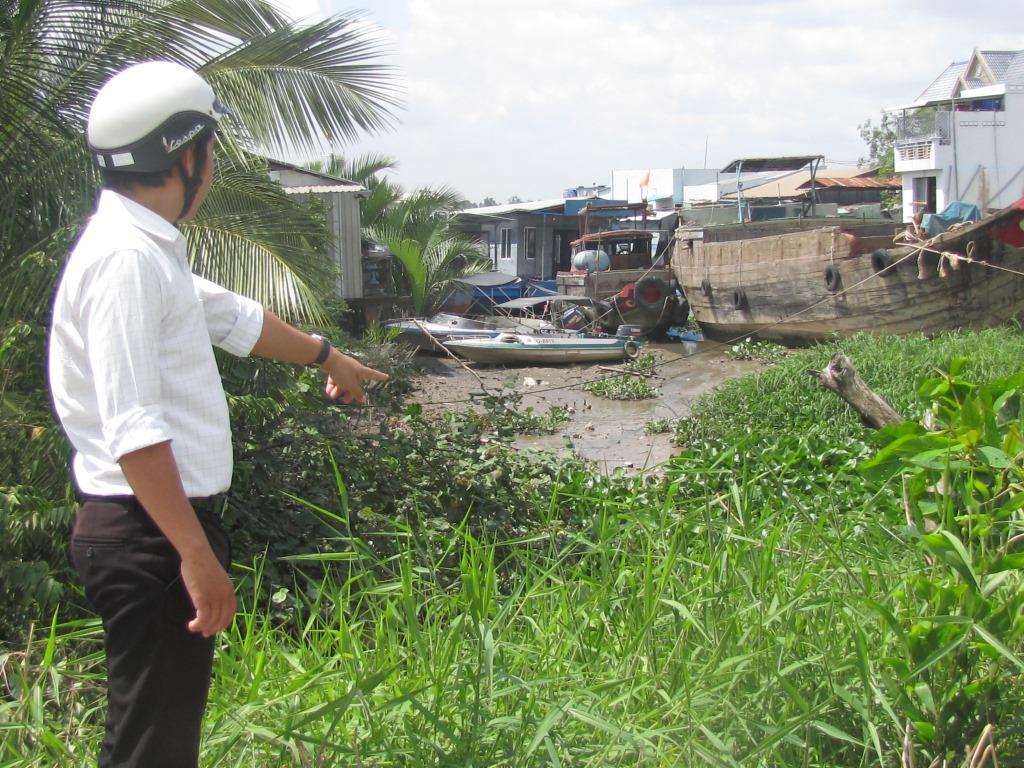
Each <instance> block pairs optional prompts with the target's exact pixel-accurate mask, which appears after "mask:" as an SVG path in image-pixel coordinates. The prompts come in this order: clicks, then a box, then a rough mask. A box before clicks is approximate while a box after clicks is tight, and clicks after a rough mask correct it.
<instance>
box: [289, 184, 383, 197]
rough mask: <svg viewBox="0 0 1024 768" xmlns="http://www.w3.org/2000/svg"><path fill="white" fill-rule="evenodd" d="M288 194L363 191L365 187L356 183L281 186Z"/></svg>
mask: <svg viewBox="0 0 1024 768" xmlns="http://www.w3.org/2000/svg"><path fill="white" fill-rule="evenodd" d="M282 189H284V191H285V194H288V195H308V194H311V193H313V192H321V193H323V192H365V191H366V187H364V186H362V185H360V184H356V183H355V182H353V183H351V184H322V185H321V184H314V185H310V186H305V187H282Z"/></svg>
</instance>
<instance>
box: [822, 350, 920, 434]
mask: <svg viewBox="0 0 1024 768" xmlns="http://www.w3.org/2000/svg"><path fill="white" fill-rule="evenodd" d="M807 373H809V374H810V375H811V376H814V377H815V378H817V379H818V383H819V384H820V385H821V386H822V388H823V389H827V390H829V391H830V392H835V393H836V394H837V395H839V396H840V397H841V398H843V400H845V401H846V402H847V403H849V404H850V406H851V407H852V408H853V409H854V410H855V411H857V413H859V414H860V417H861V418H862V419H863V420H864V423H865V424H867V425H868V426H869V427H874V428H875V429H881V428H882V427H884V426H886V425H887V424H898V423H900V422H902V421H906V419H904V418H903V416H901V415H900V414H899V413H898V412H897V411H896V409H895V408H893V407H892V406H891V405H889V404H888V403H887V402H885V400H883V399H882V398H881V397H879V396H878V395H877V394H876V393H875V392H874V390H872V389H871V387H869V386H868V385H867V384H865V383H864V380H863V379H861V377H860V376H859V375H858V374H857V369H856V368H854V367H853V363H851V362H850V358H848V357H847V356H846V355H844V354H843V353H842V352H839V353H837V354H835V355H833V356H832V359H831V360H829V363H828V365H826V366H825V367H824V368H822V369H821V370H820V371H808V372H807Z"/></svg>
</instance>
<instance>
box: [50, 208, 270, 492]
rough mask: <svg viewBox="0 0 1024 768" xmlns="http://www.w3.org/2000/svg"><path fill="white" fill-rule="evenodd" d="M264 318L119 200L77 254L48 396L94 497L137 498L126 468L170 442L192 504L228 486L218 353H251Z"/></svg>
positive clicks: (89, 230) (56, 320)
mask: <svg viewBox="0 0 1024 768" xmlns="http://www.w3.org/2000/svg"><path fill="white" fill-rule="evenodd" d="M262 330H263V308H262V307H261V306H260V305H259V304H258V303H256V302H255V301H252V300H251V299H247V298H245V297H243V296H239V295H237V294H235V293H232V292H231V291H228V290H225V289H224V288H221V287H220V286H218V285H216V284H214V283H211V282H209V281H208V280H204V279H202V278H200V277H197V276H196V275H193V274H192V272H191V270H190V269H189V265H188V260H187V256H186V248H185V238H184V237H183V236H182V234H181V233H180V232H179V231H178V230H177V228H175V227H174V226H173V225H171V224H170V223H169V222H168V221H166V220H165V219H164V218H162V217H161V216H159V215H158V214H156V213H154V212H153V211H151V210H149V209H148V208H145V207H144V206H141V205H139V204H137V203H135V202H133V201H131V200H129V199H128V198H126V197H123V196H121V195H119V194H117V193H115V192H112V191H110V190H104V191H103V192H102V194H101V195H100V199H99V204H98V205H97V208H96V213H95V214H94V215H93V217H92V219H91V220H90V221H89V223H88V225H87V226H86V228H85V230H84V231H83V232H82V235H81V237H80V239H79V240H78V242H77V244H76V245H75V247H74V248H73V249H72V251H71V255H70V257H69V258H68V263H67V265H66V267H65V270H64V274H63V277H62V278H61V281H60V287H59V288H58V290H57V296H56V300H55V302H54V307H53V325H52V327H51V329H50V350H49V374H50V389H51V391H52V393H53V401H54V405H55V406H56V410H57V415H58V416H59V417H60V421H61V423H62V424H63V426H64V430H65V432H67V435H68V437H69V439H70V440H71V444H72V445H73V446H74V449H75V458H74V464H73V466H74V474H75V480H76V482H77V484H78V487H79V488H80V489H81V490H82V491H84V492H85V493H90V494H98V495H120V494H130V493H132V490H131V487H130V486H129V485H128V482H127V480H125V477H124V474H123V473H122V472H121V467H120V465H119V464H118V459H119V458H120V457H122V456H124V455H125V454H126V453H131V452H132V451H136V450H139V449H140V448H145V447H147V446H150V445H156V444H157V443H162V442H165V441H168V440H169V441H170V442H171V449H172V452H173V454H174V458H175V460H176V461H177V464H178V469H179V471H180V473H181V480H182V483H183V485H184V487H185V493H186V495H188V496H210V495H212V494H215V493H220V492H222V491H225V490H227V488H228V486H229V485H230V484H231V468H232V457H231V429H230V425H229V423H228V407H227V401H226V399H225V397H224V390H223V387H222V386H221V380H220V374H219V373H218V371H217V364H216V361H215V359H214V355H213V347H212V346H211V345H216V346H218V347H220V348H221V349H223V350H225V351H227V352H230V353H232V354H235V355H239V356H244V355H247V354H249V352H250V351H251V350H252V348H253V346H254V345H255V344H256V341H257V340H258V339H259V336H260V333H261V332H262Z"/></svg>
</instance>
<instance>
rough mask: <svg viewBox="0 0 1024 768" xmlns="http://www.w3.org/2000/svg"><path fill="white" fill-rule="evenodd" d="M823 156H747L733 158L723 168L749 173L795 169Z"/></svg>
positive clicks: (730, 171) (726, 171) (729, 170)
mask: <svg viewBox="0 0 1024 768" xmlns="http://www.w3.org/2000/svg"><path fill="white" fill-rule="evenodd" d="M823 157H824V155H798V156H795V157H746V158H741V159H739V160H733V161H732V162H731V163H729V164H728V165H727V166H725V168H723V169H722V173H736V171H737V169H738V170H740V171H747V172H749V173H757V172H758V171H795V170H798V169H800V168H803V167H804V166H805V165H807V164H808V163H810V162H811V161H812V160H819V159H821V158H823Z"/></svg>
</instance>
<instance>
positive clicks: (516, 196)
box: [508, 195, 523, 205]
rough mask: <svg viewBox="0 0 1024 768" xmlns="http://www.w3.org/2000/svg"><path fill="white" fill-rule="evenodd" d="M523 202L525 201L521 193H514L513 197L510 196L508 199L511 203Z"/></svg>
mask: <svg viewBox="0 0 1024 768" xmlns="http://www.w3.org/2000/svg"><path fill="white" fill-rule="evenodd" d="M521 202H523V200H522V198H521V197H519V195H512V197H510V198H509V199H508V204H509V205H515V204H516V203H521Z"/></svg>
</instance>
